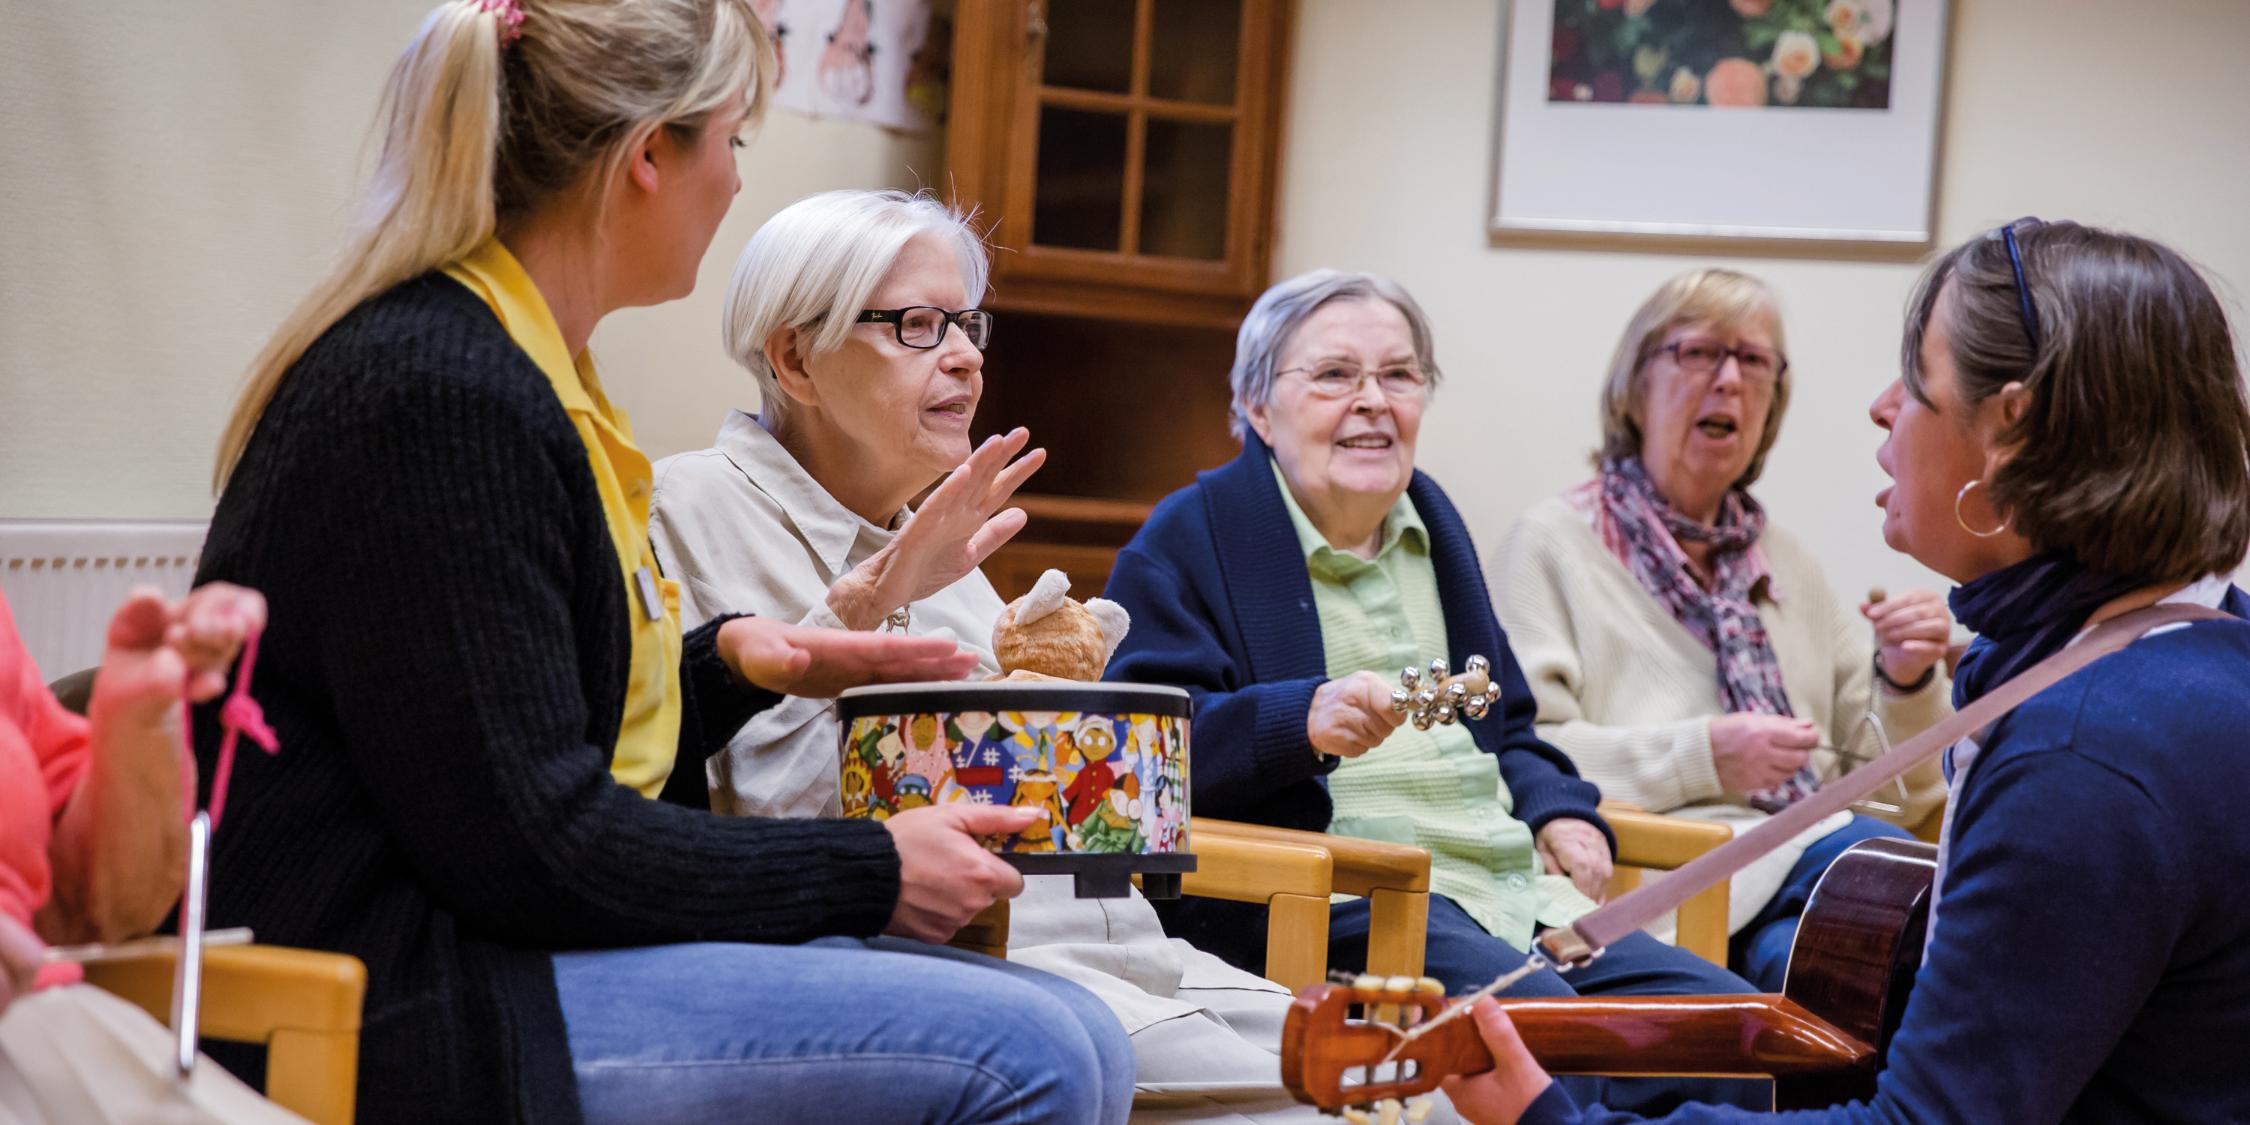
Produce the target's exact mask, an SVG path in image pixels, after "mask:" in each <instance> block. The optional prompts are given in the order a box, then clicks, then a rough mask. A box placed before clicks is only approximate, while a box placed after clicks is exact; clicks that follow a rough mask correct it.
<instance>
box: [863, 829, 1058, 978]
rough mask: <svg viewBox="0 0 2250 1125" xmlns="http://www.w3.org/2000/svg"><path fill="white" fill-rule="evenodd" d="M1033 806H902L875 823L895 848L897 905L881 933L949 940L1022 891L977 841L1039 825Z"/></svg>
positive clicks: (1020, 879) (1019, 879)
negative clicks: (879, 823) (887, 832)
mask: <svg viewBox="0 0 2250 1125" xmlns="http://www.w3.org/2000/svg"><path fill="white" fill-rule="evenodd" d="M1046 819H1047V812H1046V810H1045V809H1044V808H1042V807H1041V806H1038V805H978V804H971V803H969V802H966V801H963V802H959V803H948V804H943V805H925V806H923V807H922V808H918V809H908V810H906V811H905V812H902V813H898V814H897V815H894V816H892V817H891V818H890V819H889V820H886V821H884V822H883V827H885V828H887V829H889V830H890V833H891V842H892V843H893V844H895V845H897V847H898V905H896V906H894V907H892V908H891V924H890V925H888V926H886V927H884V928H883V932H884V933H887V934H892V935H895V936H898V937H908V938H913V939H915V940H917V941H926V942H929V943H931V944H933V945H935V944H941V943H943V942H946V941H948V940H950V939H951V938H952V937H953V935H954V933H955V931H958V930H959V929H960V928H961V927H962V926H965V925H967V924H968V922H969V919H971V918H974V917H976V916H977V912H978V911H980V910H983V909H984V908H985V907H987V906H990V905H992V904H993V903H994V902H995V901H997V900H999V899H1003V898H1014V897H1016V896H1017V895H1019V894H1022V893H1023V876H1022V875H1019V874H1017V873H1016V869H1015V868H1013V867H1010V866H1008V864H1007V862H1006V861H1004V860H1002V859H1001V858H1000V857H999V856H997V855H994V854H992V853H991V852H990V851H988V850H986V849H985V847H984V845H983V844H982V843H981V842H980V841H979V837H984V836H1013V835H1015V834H1017V833H1020V832H1023V831H1024V830H1026V829H1029V828H1031V827H1032V826H1033V825H1039V824H1044V823H1045V822H1046Z"/></svg>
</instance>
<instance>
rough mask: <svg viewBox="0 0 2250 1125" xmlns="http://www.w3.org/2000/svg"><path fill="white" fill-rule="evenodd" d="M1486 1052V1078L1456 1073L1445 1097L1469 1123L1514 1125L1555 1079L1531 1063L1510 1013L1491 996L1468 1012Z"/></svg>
mask: <svg viewBox="0 0 2250 1125" xmlns="http://www.w3.org/2000/svg"><path fill="white" fill-rule="evenodd" d="M1469 1018H1470V1019H1472V1020H1475V1021H1476V1025H1477V1034H1478V1035H1479V1036H1481V1037H1482V1038H1483V1039H1484V1045H1485V1049H1487V1050H1489V1051H1491V1052H1492V1069H1491V1070H1487V1071H1485V1072H1484V1073H1482V1074H1473V1075H1466V1076H1464V1075H1455V1076H1453V1077H1451V1078H1448V1079H1446V1080H1445V1084H1444V1087H1443V1088H1444V1090H1445V1096H1446V1097H1448V1098H1451V1099H1453V1108H1454V1110H1455V1112H1457V1113H1459V1114H1460V1115H1461V1119H1462V1120H1464V1121H1467V1122H1469V1123H1470V1125H1515V1123H1516V1121H1517V1120H1518V1119H1519V1118H1521V1117H1522V1116H1523V1114H1524V1111H1525V1110H1527V1109H1529V1108H1531V1103H1532V1102H1535V1101H1537V1100H1539V1095H1540V1094H1542V1093H1545V1092H1546V1089H1547V1086H1548V1084H1550V1083H1552V1082H1553V1081H1554V1079H1553V1078H1550V1077H1548V1075H1547V1072H1546V1071H1544V1070H1541V1069H1540V1068H1539V1064H1538V1063H1537V1062H1535V1061H1533V1059H1532V1057H1531V1049H1530V1048H1528V1047H1526V1046H1524V1045H1523V1036H1521V1035H1518V1034H1516V1025H1515V1023H1514V1022H1513V1021H1511V1020H1509V1019H1508V1013H1507V1010H1506V1009H1504V1008H1502V1007H1501V1006H1500V1005H1499V1004H1498V1003H1497V1002H1495V1001H1493V1000H1492V999H1491V998H1489V997H1487V998H1486V999H1483V1000H1479V1001H1477V1003H1476V1007H1474V1008H1472V1009H1470V1010H1469Z"/></svg>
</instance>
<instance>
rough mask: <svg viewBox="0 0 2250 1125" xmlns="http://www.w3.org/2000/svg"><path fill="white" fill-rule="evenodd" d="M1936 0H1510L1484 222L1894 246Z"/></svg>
mask: <svg viewBox="0 0 2250 1125" xmlns="http://www.w3.org/2000/svg"><path fill="white" fill-rule="evenodd" d="M1949 17H1950V10H1949V3H1948V0H1511V2H1508V3H1506V4H1505V5H1504V10H1503V13H1502V18H1501V21H1500V22H1501V44H1500V76H1499V82H1498V87H1499V88H1498V93H1497V106H1496V114H1495V130H1494V132H1495V136H1494V143H1493V157H1492V160H1493V164H1492V195H1491V204H1490V211H1489V216H1488V226H1489V234H1490V237H1491V239H1492V240H1493V241H1494V242H1495V243H1507V242H1511V241H1524V242H1534V243H1537V242H1565V243H1579V242H1585V241H1601V240H1611V241H1618V240H1623V241H1629V242H1649V241H1654V242H1658V243H1687V242H1700V243H1712V242H1720V243H1734V244H1736V247H1737V248H1741V247H1744V246H1747V247H1749V248H1753V249H1755V250H1756V251H1758V252H1766V251H1774V252H1788V251H1790V250H1792V249H1794V250H1796V251H1799V252H1806V251H1809V252H1811V253H1815V254H1838V255H1846V256H1849V255H1855V254H1857V255H1865V254H1869V253H1872V254H1875V255H1878V256H1890V255H1893V254H1896V255H1901V256H1911V255H1914V254H1919V253H1921V252H1922V251H1925V250H1927V249H1929V248H1930V247H1931V246H1932V245H1933V244H1934V242H1935V237H1936V229H1937V222H1936V187H1937V175H1938V151H1939V139H1940V130H1941V127H1942V123H1943V112H1942V110H1943V102H1944V77H1945V67H1946V47H1947V38H1948V36H1947V29H1948V22H1947V21H1948V19H1949Z"/></svg>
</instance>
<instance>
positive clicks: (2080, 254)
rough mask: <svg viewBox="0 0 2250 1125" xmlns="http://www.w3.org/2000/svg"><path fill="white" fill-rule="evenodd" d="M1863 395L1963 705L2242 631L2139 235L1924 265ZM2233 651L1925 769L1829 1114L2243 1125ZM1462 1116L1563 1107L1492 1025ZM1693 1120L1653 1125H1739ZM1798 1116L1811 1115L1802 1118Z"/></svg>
mask: <svg viewBox="0 0 2250 1125" xmlns="http://www.w3.org/2000/svg"><path fill="white" fill-rule="evenodd" d="M1911 307H1912V310H1913V311H1912V315H1911V318H1910V320H1909V322H1908V324H1907V329H1906V340H1905V349H1904V352H1905V354H1904V376H1903V378H1902V379H1900V380H1899V381H1897V382H1894V383H1892V384H1891V386H1890V387H1889V388H1888V389H1887V390H1885V391H1884V392H1883V394H1882V395H1881V396H1880V397H1879V398H1877V399H1876V400H1875V405H1874V408H1873V411H1872V413H1873V416H1874V420H1875V424H1876V425H1878V426H1880V427H1882V428H1883V429H1884V430H1885V431H1887V432H1888V435H1889V436H1888V438H1887V439H1886V440H1885V441H1884V443H1883V446H1882V448H1881V450H1880V451H1879V452H1878V453H1877V455H1876V460H1877V461H1878V462H1879V463H1880V464H1881V465H1882V466H1883V469H1884V471H1885V472H1886V473H1888V474H1890V476H1891V477H1892V479H1893V480H1894V482H1895V483H1894V484H1893V485H1892V486H1891V487H1890V488H1887V489H1885V490H1883V492H1882V493H1881V494H1880V495H1879V496H1878V497H1877V502H1878V503H1879V504H1881V505H1882V507H1883V509H1884V523H1883V535H1884V538H1885V540H1887V541H1888V542H1889V543H1890V545H1891V546H1892V547H1894V548H1896V549H1898V550H1901V551H1904V552H1906V553H1908V554H1910V555H1912V556H1914V557H1915V558H1916V559H1919V560H1921V561H1922V562H1923V563H1925V564H1927V565H1928V566H1930V567H1931V568H1933V569H1935V570H1937V571H1939V572H1940V573H1942V574H1945V575H1946V576H1948V577H1950V578H1952V579H1954V580H1955V581H1957V582H1959V583H1961V585H1960V586H1959V587H1958V588H1957V589H1956V590H1955V591H1954V592H1953V595H1952V599H1951V600H1952V607H1953V611H1954V614H1955V615H1956V616H1957V617H1958V618H1959V619H1960V620H1961V621H1962V623H1964V624H1966V625H1968V626H1969V627H1970V628H1971V629H1973V630H1975V631H1976V632H1977V634H1978V635H1979V639H1978V640H1977V642H1976V643H1975V644H1974V645H1972V646H1971V647H1970V649H1969V651H1968V654H1967V655H1966V657H1965V658H1964V659H1963V660H1962V661H1961V664H1960V667H1959V668H1958V669H1957V677H1956V680H1955V697H1956V698H1955V702H1956V703H1957V704H1967V703H1968V702H1970V701H1973V700H1975V699H1977V698H1978V697H1979V696H1981V695H1983V694H1985V693H1986V692H1988V691H1991V690H1992V689H1993V688H1995V687H1996V686H1997V685H1999V684H2001V683H2003V682H2004V681H2006V680H2008V679H2009V678H2010V677H2012V676H2014V675H2016V674H2017V673H2019V672H2021V671H2022V670H2023V669H2025V668H2027V667H2029V666H2030V665H2032V664H2034V663H2036V662H2038V661H2039V660H2040V659H2042V658H2044V657H2046V656H2048V655H2050V654H2052V653H2054V652H2056V651H2059V650H2061V649H2063V648H2065V647H2066V646H2068V645H2070V644H2072V643H2073V641H2074V640H2076V639H2077V638H2078V636H2079V635H2080V634H2081V633H2082V632H2083V631H2084V630H2085V629H2086V628H2087V627H2088V626H2090V625H2093V624H2095V623H2099V622H2101V621H2104V620H2107V619H2109V618H2112V617H2115V616H2118V615H2120V614H2123V613H2125V612H2128V611H2130V610H2133V609H2137V608H2140V607H2143V606H2148V605H2152V604H2156V603H2159V602H2168V603H2187V604H2198V605H2202V606H2206V607H2211V608H2214V609H2217V610H2219V611H2221V612H2223V613H2225V614H2227V615H2230V616H2232V617H2234V618H2238V619H2240V618H2250V597H2245V595H2244V593H2243V591H2242V590H2240V589H2237V588H2236V587H2234V586H2233V585H2232V584H2231V583H2230V582H2229V580H2228V575H2229V574H2230V573H2231V572H2232V571H2233V570H2234V568H2235V567H2236V566H2237V565H2238V564H2239V563H2240V562H2241V561H2242V558H2243V553H2244V546H2245V544H2246V543H2250V407H2246V405H2245V399H2244V388H2243V383H2242V374H2241V371H2240V368H2239V365H2238V360H2237V358H2236V357H2237V352H2236V350H2235V342H2234V339H2233V337H2232V335H2231V333H2230V331H2229V328H2228V325H2227V319H2226V314H2225V312H2224V311H2223V309H2222V307H2221V305H2220V303H2219V301H2218V299H2217V298H2216V297H2215V296H2214V295H2213V293H2212V290H2211V288H2210V286H2209V285H2208V284H2206V283H2205V282H2204V280H2203V279H2202V278H2201V277H2200V276H2198V274H2197V273H2196V271H2195V270H2194V268H2193V267H2192V266H2190V265H2189V264H2188V263H2187V262H2186V261H2185V260H2184V259H2182V258H2181V257H2180V256H2179V255H2178V254H2176V253H2174V252H2173V251H2171V250H2169V249H2167V248H2165V247H2163V246H2160V245H2158V244H2156V243H2153V242H2150V241H2148V240H2145V239H2140V238H2134V237H2131V236H2128V235H2121V234H2116V233H2112V232H2109V231H2103V230H2096V229H2092V228H2087V227H2081V226H2078V225H2076V224H2074V223H2044V224H2043V223H2040V222H2038V221H2036V220H2028V219H2027V220H2022V221H2019V222H2015V223H2011V224H2009V225H2008V226H2007V227H2004V228H2002V229H2000V230H1998V231H1994V232H1992V233H1991V234H1989V235H1987V236H1985V237H1982V238H1979V239H1976V240H1974V241H1972V242H1969V243H1967V244H1966V245H1963V246H1961V247H1959V248H1956V249H1955V250H1953V251H1951V252H1949V253H1947V254H1946V255H1944V256H1943V257H1942V258H1940V259H1939V260H1938V261H1937V263H1936V264H1935V265H1934V266H1932V267H1931V268H1930V270H1929V271H1928V273H1927V274H1926V276H1925V277H1924V279H1923V282H1922V284H1921V286H1920V290H1919V292H1918V294H1917V296H1916V299H1915V301H1914V302H1913V305H1912V306H1911ZM2245 732H2250V629H2244V628H2240V627H2238V625H2237V624H2236V623H2235V622H2231V621H2205V622H2199V623H2195V624H2189V625H2184V626H2177V627H2173V628H2169V629H2164V630H2159V631H2155V632H2151V633H2150V634H2148V635H2147V636H2146V637H2144V638H2143V639H2142V640H2140V641H2138V642H2136V643H2133V644H2132V645H2130V646H2129V647H2127V648H2125V649H2124V650H2122V651H2120V652H2117V653H2114V654H2112V655H2108V656H2104V657H2102V658H2100V659H2099V660H2097V661H2095V662H2094V663H2093V664H2091V665H2089V666H2087V667H2086V668H2085V669H2084V670H2083V671H2080V672H2078V673H2077V674H2075V675H2073V676H2071V677H2069V678H2068V679H2065V680H2063V681H2062V682H2060V683H2058V684H2056V685H2054V686H2052V687H2050V688H2048V689H2046V690H2045V691H2042V692H2040V693H2039V694H2037V695H2035V696H2033V697H2032V698H2031V699H2030V700H2029V701H2028V702H2026V703H2024V704H2023V705H2022V706H2020V707H2018V708H2017V709H2016V710H2015V711H2014V712H2012V713H2011V714H2009V715H2008V716H2007V717H2006V718H2003V719H2001V720H1999V721H1998V722H1996V723H1994V724H1993V725H1992V726H1990V727H1988V728H1986V729H1985V730H1984V731H1983V732H1981V736H1979V737H1972V738H1968V739H1964V740H1962V741H1960V742H1957V743H1955V744H1954V745H1953V746H1952V747H1951V748H1950V749H1949V750H1948V751H1947V752H1946V758H1947V769H1948V772H1949V774H1950V775H1951V779H1952V786H1953V789H1952V794H1953V795H1952V804H1951V807H1950V809H1949V812H1948V820H1947V824H1946V829H1945V835H1944V843H1943V844H1942V845H1941V848H1942V850H1941V852H1940V856H1939V865H1940V866H1939V873H1938V881H1937V884H1936V887H1935V895H1934V905H1933V907H1932V911H1931V924H1930V931H1929V942H1928V945H1927V950H1926V957H1925V960H1924V961H1923V964H1922V969H1921V972H1920V974H1919V979H1918V981H1917V982H1916V985H1915V987H1914V991H1913V994H1912V998H1911V1000H1910V1001H1909V1003H1908V1006H1907V1008H1906V1012H1905V1017H1904V1022H1903V1024H1902V1025H1901V1026H1900V1028H1899V1030H1898V1032H1897V1034H1896V1035H1895V1037H1893V1038H1892V1039H1891V1041H1890V1044H1889V1049H1888V1053H1887V1057H1886V1059H1885V1069H1884V1071H1883V1073H1882V1074H1881V1076H1880V1078H1879V1080H1878V1082H1877V1085H1876V1088H1875V1090H1876V1092H1875V1095H1874V1097H1873V1098H1872V1100H1870V1101H1864V1102H1853V1103H1850V1104H1847V1105H1842V1106H1836V1107H1833V1108H1830V1109H1827V1110H1825V1111H1815V1112H1817V1113H1819V1114H1821V1115H1822V1116H1821V1119H1823V1120H1835V1121H1947V1122H2002V1121H2005V1122H2050V1121H2064V1120H2068V1121H2178V1122H2191V1121H2192V1122H2209V1121H2250V895H2246V894H2244V893H2242V890H2241V888H2240V880H2241V877H2242V872H2243V871H2245V870H2250V818H2246V817H2245V816H2243V815H2242V810H2243V807H2244V805H2245V804H2246V803H2250V734H2246V733H2245ZM1473 1015H1474V1018H1475V1019H1476V1022H1477V1025H1478V1029H1479V1031H1480V1032H1481V1034H1482V1035H1483V1038H1484V1040H1485V1043H1486V1044H1487V1046H1488V1047H1489V1048H1490V1049H1491V1053H1492V1056H1493V1058H1494V1060H1495V1065H1494V1067H1493V1069H1491V1070H1490V1071H1487V1072H1485V1073H1483V1074H1480V1075H1477V1076H1475V1077H1472V1078H1466V1079H1458V1078H1457V1079H1453V1080H1450V1081H1448V1082H1447V1084H1446V1089H1447V1090H1448V1092H1449V1093H1450V1094H1451V1095H1452V1097H1453V1099H1454V1103H1455V1105H1456V1106H1457V1107H1458V1108H1459V1109H1460V1110H1461V1112H1462V1114H1463V1116H1465V1117H1467V1118H1468V1119H1470V1120H1473V1121H1478V1122H1515V1121H1525V1122H1537V1123H1540V1125H1554V1123H1564V1122H1588V1123H1597V1122H1598V1123H1608V1122H1616V1121H1624V1120H1637V1119H1635V1118H1630V1117H1628V1116H1626V1115H1623V1114H1618V1113H1615V1112H1613V1111H1610V1110H1607V1109H1604V1108H1602V1107H1600V1106H1588V1107H1583V1108H1581V1107H1579V1106H1577V1105H1574V1104H1573V1103H1572V1102H1571V1100H1570V1098H1569V1097H1568V1095H1567V1094H1565V1093H1564V1092H1563V1091H1562V1089H1561V1087H1559V1086H1557V1085H1555V1084H1554V1083H1553V1081H1552V1080H1551V1079H1550V1078H1549V1077H1548V1075H1547V1074H1546V1072H1545V1071H1544V1070H1542V1069H1541V1068H1540V1066H1539V1064H1538V1063H1537V1062H1536V1061H1534V1059H1533V1058H1532V1055H1531V1053H1530V1051H1529V1050H1527V1049H1526V1047H1525V1046H1524V1042H1523V1039H1522V1038H1521V1037H1520V1036H1519V1035H1518V1034H1517V1031H1516V1029H1515V1027H1514V1025H1513V1024H1512V1023H1511V1022H1510V1021H1509V1018H1508V1016H1507V1015H1506V1014H1505V1012H1504V1011H1503V1010H1502V1009H1501V1008H1500V1007H1498V1006H1497V1005H1494V1004H1493V1003H1492V1002H1491V1001H1484V1002H1483V1003H1482V1004H1481V1005H1480V1007H1479V1008H1478V1009H1476V1010H1475V1011H1474V1012H1473ZM1741 1114H1742V1111H1740V1110H1732V1109H1721V1108H1710V1107H1690V1108H1687V1109H1683V1110H1681V1111H1679V1112H1678V1113H1675V1114H1673V1115H1672V1116H1670V1117H1667V1118H1664V1120H1666V1121H1676V1122H1703V1121H1723V1120H1734V1119H1736V1118H1737V1117H1738V1116H1740V1115H1741ZM1803 1116H1805V1117H1808V1118H1809V1117H1811V1116H1812V1115H1811V1114H1807V1115H1803Z"/></svg>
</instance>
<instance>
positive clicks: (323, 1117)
mask: <svg viewBox="0 0 2250 1125" xmlns="http://www.w3.org/2000/svg"><path fill="white" fill-rule="evenodd" d="M173 960H174V957H173V955H172V954H170V953H160V954H155V955H153V956H149V957H143V958H136V959H134V960H131V961H113V962H108V963H105V964H96V965H88V966H86V980H87V981H88V983H91V984H94V985H96V986H98V987H100V988H102V989H104V990H106V991H109V992H112V993H115V994H116V995H118V996H121V997H123V998H124V999H126V1000H127V1001H129V1002H131V1003H132V1004H134V1005H135V1006H137V1007H139V1008H141V1009H142V1010H144V1011H146V1012H148V1013H149V1014H150V1015H151V1016H154V1017H155V1018H157V1019H159V1020H168V1019H170V1018H171V1011H172V964H173ZM366 993H367V967H366V966H365V965H362V964H360V962H359V959H358V958H356V957H348V956H345V955H344V954H341V953H321V952H316V951H313V950H309V949H285V948H282V947H280V946H272V945H238V946H219V947H215V948H211V949H206V950H204V952H203V1010H202V1014H201V1020H202V1024H201V1030H202V1032H203V1034H204V1035H206V1036H209V1037H210V1038H213V1039H228V1040H234V1041H237V1042H243V1043H261V1044H264V1045H265V1047H266V1049H267V1056H266V1096H267V1097H269V1098H271V1099H273V1101H274V1102H275V1104H277V1105H280V1106H281V1107H282V1108H284V1109H288V1110H292V1111H294V1112H296V1113H297V1114H299V1115H301V1116H303V1117H305V1118H308V1119H310V1120H312V1121H315V1122H319V1123H321V1125H348V1123H349V1122H350V1121H351V1119H352V1106H353V1103H354V1101H355V1099H356V1098H357V1095H358V1081H359V1022H360V1007H361V1001H362V999H363V998H364V997H365V995H366Z"/></svg>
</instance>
